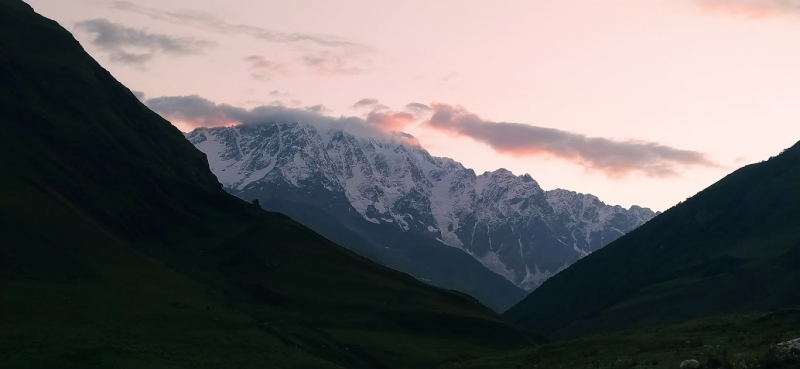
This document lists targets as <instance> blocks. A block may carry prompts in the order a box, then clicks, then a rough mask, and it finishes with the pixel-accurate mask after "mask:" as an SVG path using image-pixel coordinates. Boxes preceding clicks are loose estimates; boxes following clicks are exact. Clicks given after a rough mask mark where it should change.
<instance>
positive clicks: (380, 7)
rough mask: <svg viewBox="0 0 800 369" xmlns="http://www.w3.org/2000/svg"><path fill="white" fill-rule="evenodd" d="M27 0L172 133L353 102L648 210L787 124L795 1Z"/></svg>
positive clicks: (486, 161) (413, 129)
mask: <svg viewBox="0 0 800 369" xmlns="http://www.w3.org/2000/svg"><path fill="white" fill-rule="evenodd" d="M28 3H29V4H30V5H31V6H33V7H34V9H35V10H36V11H37V12H39V13H40V14H43V15H44V16H46V17H49V18H51V19H54V20H56V21H57V22H59V23H60V24H61V25H62V26H64V27H65V28H66V29H68V30H70V31H71V32H72V33H73V34H74V35H75V37H76V39H78V40H79V41H80V42H81V44H82V45H83V46H84V48H85V49H86V50H87V51H88V52H89V53H90V54H91V55H92V56H93V57H94V58H95V59H97V60H98V62H100V64H101V65H103V66H104V67H105V68H107V69H108V70H109V71H110V72H111V73H112V74H113V75H114V76H115V77H116V78H117V79H119V80H120V81H121V82H122V83H123V84H125V85H126V86H128V87H129V88H130V89H131V90H133V91H135V92H136V93H137V95H139V97H140V98H141V99H142V100H143V101H145V103H146V104H147V105H149V106H150V107H151V108H153V109H154V110H155V111H157V112H159V113H160V114H162V116H164V117H165V118H167V119H168V120H170V121H171V122H173V124H174V125H175V126H176V127H178V128H179V129H181V130H183V131H188V130H191V129H193V128H195V127H198V126H213V125H230V124H236V123H241V122H243V121H245V123H246V121H247V120H248V119H250V120H252V119H259V118H264V117H269V116H270V115H269V114H275V112H276V111H279V112H282V113H281V114H291V113H293V112H294V113H299V115H298V116H303V117H310V116H331V117H341V116H344V117H350V116H353V117H358V118H359V119H361V120H363V122H364V123H365V124H366V125H368V126H371V127H374V128H375V129H376V130H378V131H392V130H398V131H404V132H407V133H410V134H412V135H413V136H415V137H416V139H417V140H418V141H419V143H420V144H421V145H422V146H424V147H425V148H426V149H427V150H428V151H430V152H431V154H433V155H436V156H446V157H451V158H453V159H455V160H457V161H460V162H461V163H463V164H464V165H465V166H466V167H468V168H473V169H475V171H476V172H478V173H482V172H484V171H492V170H496V169H498V168H506V169H509V170H511V171H512V172H514V173H515V174H518V175H521V174H525V173H528V174H530V175H531V176H532V177H533V178H534V179H536V180H537V182H539V184H540V185H541V186H542V187H543V188H544V189H546V190H549V189H554V188H565V189H569V190H573V191H578V192H583V193H591V194H594V195H597V196H598V197H599V198H600V199H601V200H603V201H604V202H606V203H608V204H613V205H622V206H625V207H628V206H630V205H640V206H647V207H650V208H652V209H654V210H665V209H667V208H669V207H671V206H673V205H675V204H677V203H678V202H680V201H683V200H685V199H686V198H688V197H690V196H692V195H694V194H695V193H697V192H698V191H700V190H702V189H703V188H705V187H707V186H709V185H711V184H712V183H714V182H716V181H717V180H719V179H721V178H722V177H724V176H725V175H727V174H728V173H730V172H732V171H733V170H735V169H736V168H738V167H741V166H743V165H746V164H750V163H757V162H759V161H762V160H766V159H768V158H769V157H770V156H774V155H777V154H778V153H779V152H780V151H781V150H783V149H785V148H787V147H789V146H791V145H793V144H794V143H795V142H797V141H798V140H800V67H799V66H800V0H582V1H578V0H531V1H521V0H495V1H484V0H475V1H462V0H433V1H432V0H427V1H415V0H405V1H389V0H386V1H374V0H369V1H368V0H359V1H355V0H340V1H329V0H293V1H278V0H274V1H272V0H270V1H266V0H226V1H224V2H222V1H212V0H172V1H163V0H129V1H110V0H108V1H107V0H28ZM265 114H266V115H265ZM309 119H313V117H310V118H309Z"/></svg>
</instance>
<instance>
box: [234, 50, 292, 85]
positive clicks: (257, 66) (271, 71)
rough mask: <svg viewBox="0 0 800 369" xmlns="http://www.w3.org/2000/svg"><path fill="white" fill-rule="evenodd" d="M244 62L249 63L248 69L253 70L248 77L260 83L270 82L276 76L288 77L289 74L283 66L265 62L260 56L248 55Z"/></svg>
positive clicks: (273, 62) (268, 61) (277, 63)
mask: <svg viewBox="0 0 800 369" xmlns="http://www.w3.org/2000/svg"><path fill="white" fill-rule="evenodd" d="M244 60H245V61H246V62H248V63H250V69H253V70H255V72H254V73H251V74H250V76H252V77H253V78H255V79H256V80H259V81H262V82H267V81H271V80H272V79H273V78H274V77H275V76H277V75H281V76H288V75H289V74H290V73H289V68H288V67H287V66H286V65H285V64H283V63H279V62H275V61H271V60H267V59H266V58H264V57H263V56H260V55H250V56H247V57H245V58H244Z"/></svg>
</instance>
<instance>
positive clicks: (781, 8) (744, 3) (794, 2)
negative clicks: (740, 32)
mask: <svg viewBox="0 0 800 369" xmlns="http://www.w3.org/2000/svg"><path fill="white" fill-rule="evenodd" d="M693 1H695V2H697V3H698V4H700V5H701V6H703V7H704V8H706V9H708V10H711V11H719V12H725V13H733V14H739V15H745V16H750V17H765V16H773V15H785V14H800V0H693Z"/></svg>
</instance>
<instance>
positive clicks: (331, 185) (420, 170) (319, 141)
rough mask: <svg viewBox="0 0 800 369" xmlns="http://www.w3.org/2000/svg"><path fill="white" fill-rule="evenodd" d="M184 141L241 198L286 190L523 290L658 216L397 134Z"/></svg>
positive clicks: (212, 134) (298, 133)
mask: <svg viewBox="0 0 800 369" xmlns="http://www.w3.org/2000/svg"><path fill="white" fill-rule="evenodd" d="M187 137H188V139H189V140H190V141H191V142H192V143H193V144H194V145H195V146H196V147H197V148H198V149H200V150H201V151H203V152H204V153H205V154H206V155H207V156H208V161H209V164H210V167H211V171H212V172H213V173H214V174H216V175H217V178H218V179H219V180H220V182H221V183H222V184H223V185H224V186H225V188H226V189H227V190H228V191H229V192H231V193H233V194H235V195H237V196H240V197H242V198H245V199H252V198H274V197H291V198H293V199H296V200H297V201H298V202H299V203H303V204H311V205H314V206H316V207H318V208H320V209H326V210H325V211H326V212H328V213H329V214H334V215H335V216H336V217H339V216H341V217H345V216H356V217H357V218H359V220H363V221H364V222H363V224H364V225H363V226H360V225H358V224H360V223H358V222H350V223H348V224H350V227H351V228H353V229H352V230H353V232H356V233H359V234H366V233H369V232H370V231H367V230H365V229H367V228H368V227H369V226H370V224H373V225H375V226H376V227H377V225H380V226H381V228H380V229H382V230H383V231H381V232H382V233H383V234H380V235H373V236H374V237H372V238H373V239H378V240H380V239H382V238H381V237H384V238H385V237H391V232H394V231H396V232H402V233H413V234H414V235H415V236H421V237H425V238H426V239H429V240H430V241H431V242H437V243H442V244H446V245H449V246H452V247H455V248H458V249H461V250H463V251H464V252H466V253H468V254H469V255H471V256H472V257H474V258H475V259H477V260H478V261H480V262H481V263H482V264H483V265H484V266H486V268H488V269H490V270H491V271H493V272H495V273H497V274H499V275H501V276H503V277H505V278H506V279H508V280H509V281H511V282H513V283H514V284H515V285H517V286H518V287H521V288H523V289H525V290H532V289H534V288H536V287H538V286H539V285H540V284H541V283H542V282H544V281H545V280H546V279H547V278H549V277H550V276H552V275H554V274H555V273H557V272H559V271H560V270H562V269H564V268H566V267H567V266H569V265H570V264H572V263H573V262H575V261H577V260H578V259H580V258H581V257H583V256H586V255H588V254H589V253H591V252H593V251H595V250H597V249H599V248H601V247H603V246H605V245H606V244H608V243H609V242H611V241H613V240H615V239H616V238H618V237H620V236H622V235H623V234H625V233H627V232H629V231H631V230H632V229H634V228H636V227H638V226H640V225H641V224H643V223H644V222H646V221H648V220H650V219H651V218H652V217H653V216H655V213H654V212H653V211H651V210H650V209H646V208H641V207H637V206H633V207H631V208H630V209H625V208H622V207H620V206H609V205H606V204H604V203H603V202H602V201H600V200H599V199H598V198H597V197H595V196H592V195H585V194H579V193H575V192H571V191H566V190H560V189H558V190H552V191H545V190H543V189H542V188H541V187H539V185H538V184H537V183H536V181H535V180H534V179H533V178H532V177H531V176H530V175H527V174H525V175H521V176H516V175H514V174H512V173H511V172H510V171H508V170H505V169H498V170H496V171H494V172H486V173H483V174H476V173H475V172H474V171H473V170H472V169H467V168H464V166H463V165H461V164H460V163H458V162H456V161H454V160H452V159H449V158H440V157H433V156H431V155H430V154H429V153H428V152H427V151H426V150H425V149H423V148H422V147H421V146H420V145H419V144H417V143H415V142H414V141H413V139H412V138H411V137H410V136H408V135H405V134H402V133H394V134H392V135H387V136H386V137H383V138H374V137H361V136H357V135H353V134H350V133H347V132H344V131H341V130H336V129H327V130H321V129H317V128H315V127H314V126H311V125H304V124H298V123H292V124H283V123H282V124H259V125H239V126H234V127H219V128H199V129H196V130H194V131H192V132H191V133H189V134H187ZM262 203H263V202H262ZM290 215H291V214H290ZM386 230H389V231H386ZM391 230H393V231H391ZM385 232H389V233H385ZM373 233H374V232H373ZM387 247H388V246H387ZM394 247H397V246H394ZM412 274H413V273H412Z"/></svg>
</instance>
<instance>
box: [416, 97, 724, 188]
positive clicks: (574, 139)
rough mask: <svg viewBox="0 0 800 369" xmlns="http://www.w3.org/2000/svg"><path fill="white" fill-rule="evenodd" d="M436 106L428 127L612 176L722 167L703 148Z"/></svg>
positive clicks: (659, 174)
mask: <svg viewBox="0 0 800 369" xmlns="http://www.w3.org/2000/svg"><path fill="white" fill-rule="evenodd" d="M432 108H433V115H432V116H431V118H430V120H429V121H427V122H425V123H424V125H425V126H426V127H430V128H434V129H438V130H442V131H446V132H450V133H453V134H456V135H459V136H465V137H469V138H472V139H474V140H476V141H479V142H482V143H485V144H487V145H489V146H490V147H491V148H492V149H494V150H495V151H497V152H500V153H505V154H510V155H515V156H545V157H556V158H560V159H564V160H568V161H571V162H573V163H575V164H577V165H580V166H582V167H583V168H585V169H587V170H591V171H600V172H603V173H605V174H606V175H607V176H609V177H623V176H625V175H627V174H629V173H634V172H638V173H642V174H644V175H647V176H651V177H663V176H672V175H676V174H677V173H678V169H680V168H684V167H696V166H700V167H719V165H718V164H715V163H713V162H712V161H710V160H709V159H708V158H707V157H706V155H704V154H702V153H700V152H697V151H690V150H681V149H676V148H672V147H669V146H665V145H661V144H658V143H654V142H644V141H636V140H629V141H618V140H612V139H608V138H603V137H587V136H585V135H581V134H577V133H572V132H567V131H562V130H558V129H553V128H545V127H536V126H530V125H526V124H520V123H502V122H501V123H496V122H491V121H486V120H483V119H481V118H480V117H478V116H477V115H475V114H472V113H470V112H468V111H467V110H465V109H464V108H462V107H456V106H451V105H446V104H433V105H432Z"/></svg>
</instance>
